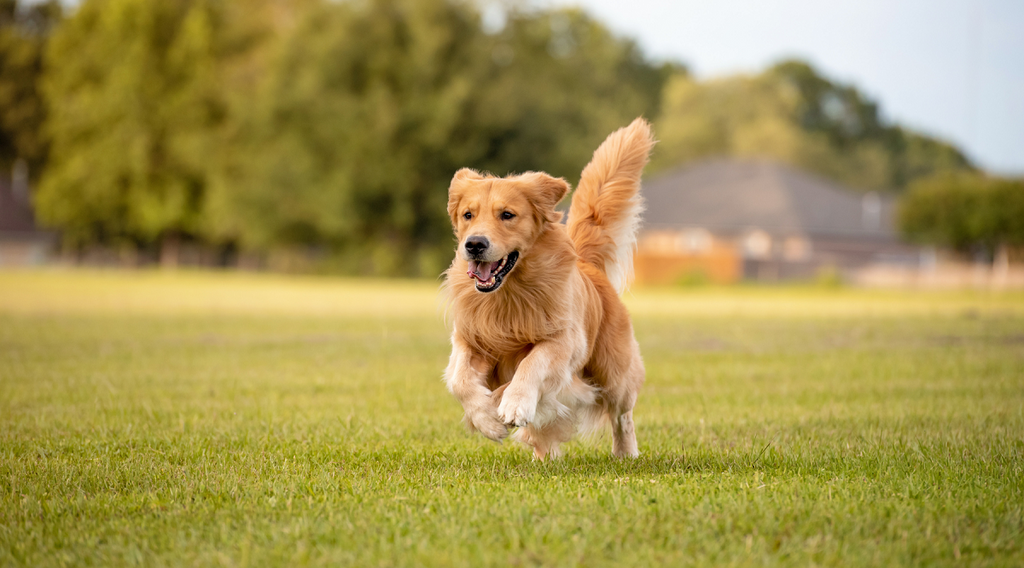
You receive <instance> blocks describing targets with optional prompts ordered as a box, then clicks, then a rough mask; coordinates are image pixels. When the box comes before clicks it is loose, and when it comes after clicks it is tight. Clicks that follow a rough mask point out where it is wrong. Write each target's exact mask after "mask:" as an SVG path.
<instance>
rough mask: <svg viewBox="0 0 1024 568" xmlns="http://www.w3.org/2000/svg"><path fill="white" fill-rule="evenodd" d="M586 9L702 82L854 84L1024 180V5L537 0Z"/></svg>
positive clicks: (930, 0) (938, 0) (1011, 0)
mask: <svg viewBox="0 0 1024 568" xmlns="http://www.w3.org/2000/svg"><path fill="white" fill-rule="evenodd" d="M533 3H534V4H535V5H539V6H569V5H575V6H580V7H583V8H584V9H585V10H586V11H587V12H588V13H590V14H592V15H594V16H596V17H597V18H598V19H599V20H601V21H602V22H604V23H605V25H607V26H609V27H610V28H611V29H613V30H615V31H616V32H617V33H619V34H620V35H625V36H629V37H632V38H634V39H636V40H637V41H638V42H639V44H640V45H641V46H642V47H643V48H644V51H645V52H646V53H647V54H648V55H650V56H653V57H655V58H662V59H677V60H680V61H682V62H684V63H686V64H687V65H689V67H690V69H691V71H693V72H694V73H695V74H696V75H697V76H698V77H700V78H706V77H714V76H719V75H726V74H733V73H738V72H757V71H760V70H761V69H764V68H765V67H767V66H768V65H770V64H771V63H773V62H775V61H778V60H779V59H782V58H785V57H798V58H801V59H804V60H807V61H809V62H810V63H812V64H813V65H815V67H817V68H818V69H819V71H821V72H823V73H824V74H825V75H826V76H828V77H830V78H832V79H834V80H838V81H840V82H845V83H852V84H853V85H854V86H856V87H857V88H858V89H859V90H861V91H862V92H864V93H866V94H867V95H868V96H869V97H871V98H873V99H874V100H875V101H876V102H878V103H879V106H880V107H881V110H882V113H883V115H884V116H885V117H886V118H888V119H890V120H894V121H896V122H898V123H900V124H902V125H904V126H908V127H911V128H913V129H915V130H919V131H923V132H925V133H927V134H931V135H933V136H937V137H939V138H942V139H945V140H948V141H951V142H953V143H954V144H956V145H957V146H958V147H960V148H961V149H963V150H964V151H966V153H967V154H968V156H970V157H971V159H972V160H974V161H975V162H976V163H978V164H979V165H980V166H981V167H983V168H985V169H987V170H989V171H992V172H995V173H1001V174H1011V175H1012V174H1016V175H1024V0H973V1H970V0H775V1H767V0H675V1H673V0H535V1H534V2H533Z"/></svg>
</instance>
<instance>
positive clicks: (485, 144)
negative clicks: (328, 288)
mask: <svg viewBox="0 0 1024 568" xmlns="http://www.w3.org/2000/svg"><path fill="white" fill-rule="evenodd" d="M662 77H663V73H662V71H661V70H660V68H658V67H655V66H652V65H650V64H648V63H647V62H645V61H644V59H643V57H642V56H641V55H640V53H639V51H638V50H637V48H636V46H635V45H633V44H632V43H630V42H627V41H624V40H620V39H618V38H616V37H614V36H612V35H611V34H610V33H609V32H608V31H607V30H606V29H604V28H603V27H602V26H601V25H600V24H598V23H597V22H595V21H594V20H592V19H590V18H588V17H586V16H585V15H583V14H582V13H580V12H577V11H565V12H549V13H526V14H511V17H510V19H509V21H508V24H507V26H506V27H505V28H504V30H502V31H501V32H500V33H497V34H494V35H488V34H485V33H484V32H483V30H482V26H481V24H480V16H479V14H478V13H477V11H476V10H475V9H474V8H473V7H472V6H471V5H468V4H461V3H453V2H448V1H445V0H372V1H369V2H366V3H359V4H356V3H323V4H319V5H316V6H315V7H313V8H312V9H310V10H309V11H307V12H305V13H304V14H303V15H302V17H301V18H300V19H299V21H298V22H297V23H296V25H295V26H294V28H292V29H291V30H289V31H288V33H286V34H285V35H284V37H283V38H282V40H281V42H280V47H279V49H278V51H277V52H276V53H275V57H274V59H273V62H272V64H271V65H270V69H269V71H268V74H267V81H266V82H265V83H264V84H263V85H261V86H260V88H259V91H258V93H257V96H256V102H255V103H254V104H251V105H246V106H245V107H244V108H242V109H240V112H239V120H240V125H241V126H240V129H239V130H238V131H237V136H236V139H235V140H234V141H233V142H232V146H236V147H238V148H241V149H242V150H241V151H239V152H237V153H235V155H233V156H229V157H228V158H227V160H226V162H225V164H224V166H225V169H224V171H223V174H224V175H223V176H222V177H221V179H220V180H219V181H218V183H217V184H215V189H214V191H213V194H212V195H211V199H210V215H209V217H208V219H209V221H210V222H211V223H210V225H209V227H208V230H209V233H210V235H211V236H212V237H213V238H217V239H228V240H235V241H237V242H239V243H241V244H242V246H243V247H246V248H255V249H265V248H267V247H271V246H274V245H284V246H287V245H302V246H309V245H319V246H320V247H322V248H324V249H326V250H328V251H329V252H333V253H335V256H337V257H342V258H347V259H350V260H351V261H352V262H350V263H349V265H348V266H347V268H348V269H350V270H356V271H373V272H383V273H405V274H409V273H428V274H436V273H437V271H439V270H440V269H441V268H442V267H443V266H444V264H445V262H447V260H448V257H450V246H451V245H450V228H449V221H448V219H447V216H446V215H445V205H444V204H445V199H446V197H445V196H446V192H447V186H448V183H449V181H450V178H451V174H452V172H454V171H455V170H457V169H458V168H459V167H462V166H467V165H468V166H472V167H477V168H480V169H485V170H491V171H495V172H498V173H502V174H504V173H506V172H511V171H524V170H527V169H545V170H547V171H550V172H552V173H554V174H555V175H564V176H568V177H571V176H577V175H579V172H580V170H581V169H582V167H583V165H585V162H586V160H587V159H588V158H589V156H590V154H591V152H593V149H594V147H596V145H597V144H598V143H599V142H600V140H601V138H602V137H603V136H604V135H606V134H607V132H609V131H611V130H612V129H614V128H617V127H618V126H621V125H622V124H625V123H626V122H628V120H629V119H630V117H633V116H636V115H639V114H645V113H648V114H650V113H653V112H655V111H656V108H657V104H658V97H659V96H660V91H661V83H662V80H663V79H662ZM353 263H354V264H353Z"/></svg>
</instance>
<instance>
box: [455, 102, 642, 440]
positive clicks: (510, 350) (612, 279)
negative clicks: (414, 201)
mask: <svg viewBox="0 0 1024 568" xmlns="http://www.w3.org/2000/svg"><path fill="white" fill-rule="evenodd" d="M653 145H654V139H653V138H652V136H651V131H650V125H649V124H648V123H647V122H646V121H645V120H643V119H639V118H638V119H637V120H635V121H633V123H632V124H630V125H629V126H628V127H626V128H622V129H620V130H618V131H616V132H614V133H612V134H611V135H610V136H609V137H608V139H607V140H605V142H604V143H603V144H601V146H600V147H599V148H598V149H597V151H596V152H594V158H593V160H592V161H591V162H590V164H589V165H587V167H586V168H585V169H584V170H583V175H582V179H581V180H580V185H579V188H578V189H577V190H576V193H575V194H574V195H573V199H572V205H571V206H570V209H569V220H568V224H567V225H562V224H560V222H559V221H561V217H562V216H561V214H560V213H558V212H557V211H556V210H555V206H556V205H557V204H558V202H559V201H561V200H562V198H563V197H565V195H566V194H567V193H568V191H569V184H568V183H566V181H565V180H563V179H560V178H554V177H551V176H549V175H547V174H544V173H537V172H528V173H525V174H521V175H517V176H510V177H505V178H498V177H495V176H491V175H487V174H480V173H477V172H475V171H473V170H470V169H462V170H460V171H459V172H457V173H456V174H455V177H454V178H453V179H452V183H451V187H450V188H449V192H448V213H449V215H450V216H451V219H452V224H453V226H454V229H455V234H456V236H457V237H458V241H459V244H458V248H457V249H456V257H455V260H454V261H453V262H452V265H451V267H450V268H449V269H448V271H447V272H446V288H447V293H448V301H449V310H450V314H451V319H452V324H453V327H452V354H451V358H450V360H449V364H448V368H447V369H446V371H445V381H446V383H447V386H448V388H449V390H450V391H451V392H452V394H454V395H455V397H456V398H457V399H458V400H459V402H461V403H462V406H463V409H464V410H465V419H466V423H467V424H468V425H469V426H470V427H471V428H473V429H476V430H479V431H480V432H481V433H483V434H484V435H485V436H487V437H488V438H491V439H493V440H501V439H503V438H504V437H505V436H507V435H508V429H509V428H510V427H513V426H515V427H518V430H517V431H516V435H515V437H516V438H517V439H519V440H520V441H522V442H524V443H526V444H528V445H530V446H532V447H533V449H534V453H535V455H536V456H537V457H538V458H541V459H543V458H544V457H545V456H549V455H551V456H557V455H558V454H559V445H560V444H561V443H563V442H565V441H568V440H569V439H570V438H571V437H572V436H573V435H574V433H576V432H577V431H578V430H580V429H581V428H586V427H588V426H593V425H594V424H596V423H599V421H600V420H601V419H603V418H608V419H610V421H611V423H612V432H613V447H612V450H613V452H614V454H615V455H617V456H636V455H638V451H637V444H636V436H635V434H634V431H633V418H632V416H633V413H632V411H633V405H634V404H635V402H636V398H637V394H638V391H639V390H640V387H641V385H642V384H643V381H644V367H643V361H642V360H641V358H640V349H639V346H638V345H637V343H636V340H635V339H634V337H633V328H632V324H631V323H630V320H629V314H628V313H627V311H626V308H625V306H624V305H623V304H622V301H621V300H620V299H619V296H618V293H619V292H621V291H622V290H623V289H624V288H625V286H626V285H627V283H628V281H629V279H630V278H631V276H632V250H633V247H634V246H635V242H636V228H637V225H638V223H639V215H640V212H641V209H642V202H641V200H640V196H639V186H640V174H641V172H642V170H643V167H644V165H646V163H647V159H648V155H649V154H650V150H651V148H652V147H653ZM481 239H482V242H484V243H488V244H487V246H486V248H485V249H484V250H483V251H482V252H481V251H480V249H479V248H477V249H472V248H471V247H467V244H469V243H470V241H474V242H476V241H479V240H481ZM516 253H518V256H517V255H516ZM474 255H475V256H474ZM510 259H511V260H510ZM516 259H518V260H516ZM506 262H508V264H510V265H511V266H512V268H511V270H510V271H509V272H506V273H504V274H503V275H502V276H501V277H500V278H499V277H498V276H497V275H498V274H500V273H501V268H502V267H505V265H506ZM481 267H483V268H481ZM492 267H495V268H496V269H495V270H494V271H493V272H492V270H491V268H492ZM467 272H470V273H472V274H470V276H469V277H468V278H467ZM492 273H493V274H494V275H495V276H494V278H493V279H491V280H488V275H490V274H492ZM495 280H497V283H496V284H490V285H491V286H494V287H491V288H488V284H489V283H493V282H494V281H495ZM480 286H484V289H487V290H492V291H487V292H482V291H480V290H481V288H480ZM495 287H496V288H495Z"/></svg>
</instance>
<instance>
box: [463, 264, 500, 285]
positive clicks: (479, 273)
mask: <svg viewBox="0 0 1024 568" xmlns="http://www.w3.org/2000/svg"><path fill="white" fill-rule="evenodd" d="M498 262H501V261H500V260H499V261H498ZM498 262H479V261H476V260H471V261H469V270H468V271H467V272H466V273H467V274H469V275H470V276H472V277H473V278H476V279H477V280H479V281H480V282H487V281H488V280H490V279H491V272H492V271H493V270H494V269H495V268H497V267H498Z"/></svg>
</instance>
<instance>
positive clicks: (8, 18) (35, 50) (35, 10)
mask: <svg viewBox="0 0 1024 568" xmlns="http://www.w3.org/2000/svg"><path fill="white" fill-rule="evenodd" d="M61 13H62V10H61V5H60V2H58V1H57V0H49V1H47V2H43V3H34V4H30V5H19V3H18V1H17V0H0V172H10V171H11V170H12V168H13V167H14V163H15V162H16V161H17V160H18V159H21V160H24V162H25V164H26V165H27V166H28V170H29V176H30V177H31V178H32V179H33V180H34V179H35V178H36V177H37V176H38V175H39V173H40V172H41V171H42V167H43V164H44V163H45V162H46V154H47V149H48V145H47V140H46V137H45V136H44V134H43V129H42V125H43V121H44V120H45V117H46V105H45V104H44V101H43V97H42V94H41V93H40V92H39V81H40V77H41V76H42V72H43V48H44V46H45V42H46V39H47V38H48V37H49V35H50V32H51V30H52V29H53V27H54V26H55V25H57V23H58V22H59V21H60V19H61Z"/></svg>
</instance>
